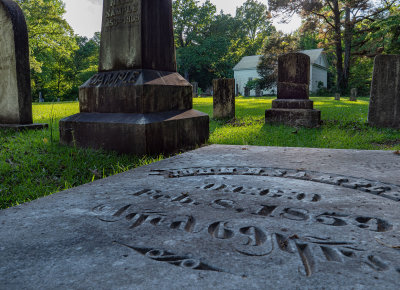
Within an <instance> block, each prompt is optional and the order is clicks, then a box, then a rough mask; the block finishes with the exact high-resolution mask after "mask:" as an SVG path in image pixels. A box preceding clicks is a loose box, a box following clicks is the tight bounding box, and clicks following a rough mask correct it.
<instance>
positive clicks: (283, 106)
mask: <svg viewBox="0 0 400 290" xmlns="http://www.w3.org/2000/svg"><path fill="white" fill-rule="evenodd" d="M309 84H310V57H309V56H308V55H305V54H303V53H288V54H285V55H282V56H280V57H279V59H278V99H276V100H274V101H273V102H272V109H270V110H267V111H266V112H265V122H266V123H278V124H285V125H289V126H299V127H310V128H311V127H317V126H319V125H320V123H321V111H319V110H314V109H313V107H314V102H313V101H312V100H310V98H309Z"/></svg>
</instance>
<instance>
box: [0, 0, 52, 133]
mask: <svg viewBox="0 0 400 290" xmlns="http://www.w3.org/2000/svg"><path fill="white" fill-rule="evenodd" d="M44 126H45V125H43V124H32V96H31V80H30V70H29V46H28V31H27V27H26V22H25V18H24V14H23V13H22V11H21V9H20V8H19V6H18V5H17V4H16V3H15V2H14V1H10V0H0V128H12V129H21V128H42V127H44Z"/></svg>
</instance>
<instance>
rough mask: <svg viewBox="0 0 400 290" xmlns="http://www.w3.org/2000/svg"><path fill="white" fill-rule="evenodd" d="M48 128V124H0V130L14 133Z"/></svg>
mask: <svg viewBox="0 0 400 290" xmlns="http://www.w3.org/2000/svg"><path fill="white" fill-rule="evenodd" d="M48 127H49V125H48V124H0V130H14V131H22V130H41V129H47V128H48Z"/></svg>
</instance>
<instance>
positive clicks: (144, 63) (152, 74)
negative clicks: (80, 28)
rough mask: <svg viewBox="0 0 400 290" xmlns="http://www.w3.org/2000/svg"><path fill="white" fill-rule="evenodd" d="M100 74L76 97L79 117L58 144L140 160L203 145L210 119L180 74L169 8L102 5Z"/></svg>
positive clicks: (135, 0)
mask: <svg viewBox="0 0 400 290" xmlns="http://www.w3.org/2000/svg"><path fill="white" fill-rule="evenodd" d="M103 3H104V4H103V22H102V30H101V44H100V64H99V72H98V74H96V75H94V76H93V77H92V78H91V79H89V80H88V81H87V82H86V83H85V84H84V85H83V86H82V87H81V88H80V90H79V102H80V113H79V114H77V115H74V116H71V117H67V118H65V119H63V120H61V121H60V142H61V143H62V144H68V145H74V144H76V145H77V146H80V147H92V148H102V149H106V150H115V151H118V152H122V153H134V154H139V155H144V154H158V153H171V152H175V151H179V150H180V149H184V148H190V147H194V146H196V145H200V144H203V143H204V142H205V141H206V140H207V139H208V135H209V117H208V115H206V114H204V113H201V112H198V111H195V110H193V109H192V103H193V102H192V98H193V88H192V85H191V84H190V83H189V82H187V81H186V80H185V79H184V78H183V77H182V76H181V75H179V74H178V73H177V70H176V60H175V46H174V36H173V23H172V1H171V0H155V1H145V0H130V1H129V0H124V1H120V0H119V1H115V0H105V1H104V2H103Z"/></svg>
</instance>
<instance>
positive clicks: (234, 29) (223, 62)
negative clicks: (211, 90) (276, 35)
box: [173, 0, 274, 89]
mask: <svg viewBox="0 0 400 290" xmlns="http://www.w3.org/2000/svg"><path fill="white" fill-rule="evenodd" d="M173 15H174V26H175V43H176V46H177V62H178V70H179V72H180V73H181V74H182V75H184V76H185V77H186V78H187V79H189V80H190V81H197V82H198V83H199V85H200V87H201V88H203V89H206V88H207V87H208V86H210V85H211V82H212V79H214V78H224V77H233V70H232V69H233V67H234V66H235V65H236V64H237V63H238V62H239V61H240V59H241V58H242V57H243V56H245V55H253V54H256V53H258V52H259V51H260V49H261V48H262V44H263V42H264V40H265V39H266V38H267V37H268V35H269V34H270V33H271V32H272V31H274V27H273V26H272V25H271V23H270V21H269V16H268V11H267V6H266V5H264V4H261V3H259V2H257V1H254V0H247V1H246V2H245V3H244V4H243V5H242V6H241V7H238V8H237V12H236V16H234V17H233V16H231V15H230V14H224V13H223V11H221V12H220V13H219V14H216V7H215V5H214V4H212V3H211V2H210V1H206V2H205V3H203V4H200V2H199V1H197V0H175V1H174V2H173Z"/></svg>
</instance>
